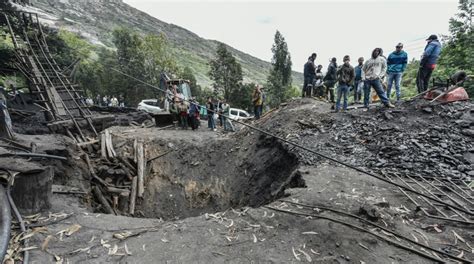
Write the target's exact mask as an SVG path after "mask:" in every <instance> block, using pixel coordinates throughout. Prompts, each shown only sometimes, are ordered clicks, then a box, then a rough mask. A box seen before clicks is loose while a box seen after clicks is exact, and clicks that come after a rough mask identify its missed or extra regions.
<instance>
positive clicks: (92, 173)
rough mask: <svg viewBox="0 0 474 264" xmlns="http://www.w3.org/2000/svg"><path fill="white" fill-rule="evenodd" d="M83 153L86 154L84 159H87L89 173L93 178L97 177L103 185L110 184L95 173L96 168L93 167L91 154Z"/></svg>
mask: <svg viewBox="0 0 474 264" xmlns="http://www.w3.org/2000/svg"><path fill="white" fill-rule="evenodd" d="M83 155H84V159H85V160H86V163H87V167H88V168H89V174H90V175H91V176H92V178H94V179H96V180H97V181H98V182H100V183H101V184H102V185H104V186H108V185H109V184H108V183H107V182H105V181H104V180H102V179H101V178H99V176H97V174H96V173H95V171H94V168H93V167H92V164H91V160H90V158H89V155H87V153H83Z"/></svg>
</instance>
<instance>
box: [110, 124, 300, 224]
mask: <svg viewBox="0 0 474 264" xmlns="http://www.w3.org/2000/svg"><path fill="white" fill-rule="evenodd" d="M110 130H111V133H112V135H113V138H114V145H116V146H120V147H119V148H117V149H116V151H117V153H118V154H119V155H124V156H126V155H128V154H130V153H133V149H134V148H133V147H132V146H133V145H134V144H136V142H143V144H144V149H145V160H150V161H149V162H148V163H147V166H146V173H145V174H146V176H145V180H144V186H145V190H144V193H143V196H142V198H139V199H137V202H136V210H135V216H141V217H149V218H162V219H178V218H179V219H182V218H186V217H191V216H197V215H201V214H204V213H214V212H218V211H224V210H226V209H229V208H239V207H244V206H251V207H258V206H261V205H264V204H266V203H269V202H271V201H273V200H275V199H277V198H279V197H281V196H283V195H284V191H285V189H286V188H293V187H305V183H304V180H303V179H302V177H301V175H300V173H299V172H298V170H297V167H298V158H297V156H296V155H294V154H293V153H291V152H290V151H288V148H287V146H285V145H283V144H281V143H280V142H278V141H277V140H275V139H273V138H271V137H266V136H263V135H259V134H254V133H252V132H248V133H245V132H243V133H238V134H235V135H231V136H224V137H222V135H217V134H216V133H214V132H208V131H198V132H191V131H181V130H158V129H157V128H149V129H126V128H118V127H117V128H112V129H110ZM115 135H120V137H116V136H115ZM134 142H135V143H134ZM157 157H158V158H157ZM153 158H155V159H153ZM151 159H153V160H151Z"/></svg>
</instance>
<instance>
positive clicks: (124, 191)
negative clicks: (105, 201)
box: [106, 186, 130, 196]
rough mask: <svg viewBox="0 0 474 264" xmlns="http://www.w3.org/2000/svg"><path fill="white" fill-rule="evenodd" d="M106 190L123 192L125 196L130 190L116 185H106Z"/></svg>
mask: <svg viewBox="0 0 474 264" xmlns="http://www.w3.org/2000/svg"><path fill="white" fill-rule="evenodd" d="M106 190H107V192H110V193H118V194H124V195H126V196H128V195H130V190H127V189H121V188H116V187H112V186H107V188H106Z"/></svg>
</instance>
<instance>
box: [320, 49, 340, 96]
mask: <svg viewBox="0 0 474 264" xmlns="http://www.w3.org/2000/svg"><path fill="white" fill-rule="evenodd" d="M336 71H337V63H336V58H332V59H331V62H330V63H329V66H328V71H327V72H326V76H324V79H323V80H324V85H325V86H326V89H327V91H326V96H327V94H329V98H328V99H329V101H331V103H334V85H335V84H336V80H337V76H336Z"/></svg>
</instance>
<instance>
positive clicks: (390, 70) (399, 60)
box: [387, 43, 408, 103]
mask: <svg viewBox="0 0 474 264" xmlns="http://www.w3.org/2000/svg"><path fill="white" fill-rule="evenodd" d="M407 63H408V55H407V53H406V52H405V51H403V44H402V43H398V44H397V46H396V47H395V51H394V52H392V53H390V55H388V59H387V74H388V88H387V97H388V99H389V100H390V97H391V95H392V83H393V82H394V81H395V91H396V94H397V103H398V102H399V101H400V96H401V92H400V83H401V82H402V75H403V72H404V71H405V69H406V67H407Z"/></svg>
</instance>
